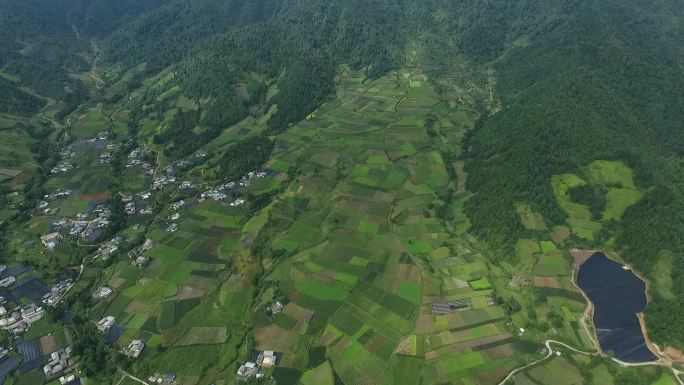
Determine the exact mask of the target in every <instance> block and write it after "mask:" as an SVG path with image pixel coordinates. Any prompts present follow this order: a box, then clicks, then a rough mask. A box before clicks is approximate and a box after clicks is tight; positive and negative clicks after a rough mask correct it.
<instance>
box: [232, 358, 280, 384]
mask: <svg viewBox="0 0 684 385" xmlns="http://www.w3.org/2000/svg"><path fill="white" fill-rule="evenodd" d="M277 363H278V355H277V354H276V352H274V351H272V350H265V351H263V352H258V353H257V356H256V359H255V360H254V361H247V362H245V363H244V364H242V365H240V368H238V370H237V373H236V376H235V379H236V380H237V381H245V382H246V381H249V380H251V379H252V378H257V379H258V378H263V377H264V373H263V371H262V369H264V368H271V367H274V366H276V364H277Z"/></svg>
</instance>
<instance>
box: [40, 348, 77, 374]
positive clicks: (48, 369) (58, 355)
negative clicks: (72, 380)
mask: <svg viewBox="0 0 684 385" xmlns="http://www.w3.org/2000/svg"><path fill="white" fill-rule="evenodd" d="M70 358H71V347H70V346H67V347H66V348H64V349H59V350H57V351H55V352H52V354H50V360H49V361H48V362H47V364H45V366H43V373H44V374H45V377H46V378H50V377H52V376H54V375H56V374H58V373H60V372H62V371H63V370H65V369H67V368H69V367H70V366H71V365H73V362H71V360H70ZM67 383H69V382H67Z"/></svg>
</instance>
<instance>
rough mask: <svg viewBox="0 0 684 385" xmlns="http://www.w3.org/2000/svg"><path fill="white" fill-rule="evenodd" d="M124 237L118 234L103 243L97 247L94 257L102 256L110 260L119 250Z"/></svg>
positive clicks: (103, 258)
mask: <svg viewBox="0 0 684 385" xmlns="http://www.w3.org/2000/svg"><path fill="white" fill-rule="evenodd" d="M123 241H124V238H123V237H122V236H116V237H114V238H112V239H111V240H109V241H107V242H105V243H103V244H101V245H100V247H99V248H98V249H97V252H96V253H95V256H94V257H93V258H95V259H96V258H102V260H105V261H106V260H108V259H109V258H110V257H111V256H112V255H114V253H116V252H117V251H118V250H119V246H121V244H122V243H123Z"/></svg>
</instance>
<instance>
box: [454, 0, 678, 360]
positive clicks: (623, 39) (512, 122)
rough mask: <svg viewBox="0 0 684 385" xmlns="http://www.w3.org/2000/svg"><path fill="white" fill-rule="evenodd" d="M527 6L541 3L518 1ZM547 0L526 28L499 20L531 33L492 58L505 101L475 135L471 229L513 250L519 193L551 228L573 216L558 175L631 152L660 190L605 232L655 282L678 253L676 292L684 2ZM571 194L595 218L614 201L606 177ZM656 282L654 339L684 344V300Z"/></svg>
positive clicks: (519, 230) (514, 32)
mask: <svg viewBox="0 0 684 385" xmlns="http://www.w3.org/2000/svg"><path fill="white" fill-rule="evenodd" d="M496 4H499V3H497V2H493V5H492V6H493V7H496V6H497V5H496ZM525 4H528V5H531V4H533V2H527V1H525V2H517V3H516V5H515V6H512V7H514V8H515V9H518V10H520V9H522V7H523V6H524V5H525ZM537 6H538V12H537V13H536V14H535V13H529V14H528V15H527V16H526V18H527V20H528V22H527V23H526V24H525V25H526V28H525V29H526V31H522V30H519V29H516V28H519V27H515V28H514V27H513V26H512V25H510V24H509V27H506V25H507V24H506V23H503V24H500V26H501V28H506V29H507V32H506V34H505V36H506V40H508V41H509V42H513V41H519V39H521V38H524V40H525V41H526V42H527V43H525V44H521V45H512V46H510V47H509V48H501V49H499V50H498V59H497V60H496V61H495V62H492V63H491V64H490V65H489V66H490V67H491V68H492V69H493V70H494V71H495V73H496V80H497V84H496V88H495V94H496V95H497V96H498V97H499V98H501V99H502V102H503V105H504V106H505V108H504V110H503V111H501V112H499V113H497V114H495V115H491V116H489V115H488V116H485V117H484V118H483V119H481V120H480V122H479V124H478V125H477V126H476V128H475V129H474V130H472V131H471V132H470V133H469V135H468V136H467V138H466V141H465V146H464V147H465V148H467V152H466V156H465V158H466V171H467V172H468V184H467V187H468V189H469V190H470V191H473V192H474V193H475V195H474V196H473V198H472V199H470V200H469V201H468V202H467V203H466V205H465V208H466V213H467V215H468V217H469V218H470V220H471V222H472V223H473V227H472V230H473V231H474V232H475V234H476V235H478V236H479V237H480V238H481V239H484V240H486V241H487V242H489V243H490V244H491V245H493V246H494V248H495V249H497V250H500V253H501V255H514V253H513V247H514V245H515V241H516V240H517V239H518V238H522V237H524V235H525V230H524V228H523V227H522V226H521V224H520V219H519V217H518V216H517V215H515V202H517V201H524V202H528V203H530V204H532V205H533V207H534V208H535V209H536V210H538V211H540V212H541V213H542V214H543V216H544V218H545V220H546V222H547V225H549V226H551V225H556V224H561V223H564V221H565V214H564V212H563V211H562V210H561V209H560V207H559V206H558V203H557V200H556V199H555V196H554V194H553V191H552V188H551V176H552V175H555V174H561V173H566V172H570V173H577V172H579V171H580V170H581V168H582V167H584V166H586V165H587V164H589V163H590V162H591V161H593V160H596V159H609V160H613V159H615V160H622V161H625V162H626V163H628V164H629V165H630V167H631V168H632V169H633V170H634V172H635V180H636V182H637V184H638V185H639V186H640V187H642V188H644V189H649V192H648V193H647V194H646V196H644V197H643V198H642V200H641V201H640V202H638V203H637V204H636V205H635V206H633V207H631V208H630V209H628V210H627V211H626V212H625V214H624V216H623V218H622V219H621V220H620V221H619V222H617V223H615V222H611V223H609V224H607V225H606V226H604V230H605V231H602V233H601V234H600V239H603V240H607V239H609V238H610V237H611V236H616V237H617V242H616V247H617V248H618V251H619V252H620V253H621V255H623V256H624V257H625V259H626V260H628V261H629V262H631V263H634V264H635V265H636V267H637V268H638V269H639V270H640V271H643V272H645V273H646V274H648V275H650V277H651V278H653V279H655V280H657V279H658V277H655V276H653V275H652V274H653V273H654V270H653V266H655V265H657V262H659V261H660V258H666V257H667V256H669V257H667V258H672V268H671V276H672V279H673V280H674V285H673V292H674V293H680V292H681V290H682V289H684V280H682V278H681V277H682V276H684V261H683V260H682V259H683V257H682V255H683V252H684V237H683V236H682V234H684V218H682V212H684V196H683V195H682V194H681V191H680V190H681V186H682V184H683V183H684V180H683V179H684V177H683V176H682V174H681V172H679V171H677V170H676V169H675V168H674V167H673V166H671V165H670V164H671V163H670V162H669V161H668V160H667V159H671V158H672V157H676V156H680V155H681V153H682V148H683V146H684V135H683V134H682V132H683V130H682V129H681V128H682V122H683V121H684V87H682V85H684V73H682V71H681V68H679V66H678V64H676V63H679V62H680V61H681V54H680V51H678V50H675V49H673V47H677V46H679V45H681V42H682V41H684V27H683V26H681V25H677V26H676V27H672V28H669V27H667V26H666V25H667V23H666V20H668V19H670V18H671V17H672V16H673V15H678V17H681V16H684V15H683V13H684V9H682V8H681V6H680V5H678V3H677V2H676V1H672V0H668V1H664V2H661V3H658V4H654V3H644V2H641V1H617V0H609V1H603V2H592V3H589V2H580V1H570V2H560V1H550V2H544V3H537ZM485 14H486V13H485ZM512 15H520V13H516V12H513V13H512ZM645 15H648V16H645ZM491 21H492V25H496V24H497V23H496V22H495V21H496V19H495V18H492V19H491ZM494 28H498V27H494ZM521 32H525V33H524V34H521ZM569 194H570V198H571V199H572V200H573V201H576V202H578V203H584V204H587V205H589V206H590V208H591V211H592V214H593V216H594V218H595V219H596V218H599V217H600V213H601V211H603V209H604V208H605V204H606V202H605V192H604V190H603V189H602V188H601V187H597V186H585V187H579V188H575V189H571V190H570V192H569ZM595 246H598V245H595ZM652 292H654V293H653V295H654V296H655V298H653V299H652V301H651V302H650V303H649V307H648V308H647V311H646V319H647V324H648V328H649V330H651V331H652V332H653V334H652V336H653V338H654V340H655V341H656V342H659V343H662V344H663V345H667V344H675V346H678V347H684V331H682V329H681V328H680V327H678V326H677V325H676V319H681V317H682V316H684V307H683V306H681V305H679V304H678V303H677V301H676V300H674V299H665V298H661V297H659V296H658V294H657V291H652Z"/></svg>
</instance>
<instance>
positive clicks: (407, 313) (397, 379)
mask: <svg viewBox="0 0 684 385" xmlns="http://www.w3.org/2000/svg"><path fill="white" fill-rule="evenodd" d="M340 83H341V84H340V86H339V88H338V95H340V96H342V97H341V98H339V99H337V100H335V101H332V102H328V103H327V104H325V105H323V106H322V107H321V108H319V109H318V110H317V111H316V113H315V114H312V115H311V116H310V117H309V118H308V119H307V120H305V121H303V122H301V123H299V124H297V125H295V126H293V127H291V128H289V129H288V130H287V131H286V132H284V133H283V134H280V135H279V136H278V141H279V143H280V147H281V149H282V150H281V151H280V152H278V153H276V155H275V157H274V159H273V160H272V161H271V163H270V164H269V165H268V167H271V168H274V169H279V170H288V169H289V171H290V173H292V169H291V167H299V168H298V169H297V170H298V172H297V173H296V175H298V176H297V177H296V178H295V179H293V180H292V181H291V183H290V184H289V185H288V187H287V188H286V190H285V191H284V192H283V193H282V194H281V195H279V196H278V198H277V199H276V201H275V202H274V203H273V204H272V205H271V206H270V207H269V211H268V220H267V222H266V223H265V224H264V227H263V228H262V230H261V233H263V234H268V236H269V237H268V238H265V239H268V240H266V243H267V245H268V246H269V248H270V249H271V250H275V251H278V252H279V253H283V254H285V255H291V256H292V257H290V258H288V259H286V260H283V261H279V260H277V259H275V260H273V262H272V263H275V264H276V267H274V268H273V271H272V272H271V273H270V275H269V276H268V279H269V280H271V281H272V282H273V283H274V284H277V286H278V290H279V291H281V292H282V295H283V298H284V299H285V300H286V301H287V304H286V305H285V307H284V310H283V312H282V313H279V314H276V315H269V314H266V315H260V314H257V317H256V318H255V321H254V330H255V336H254V340H255V346H256V348H257V350H276V351H279V352H281V353H283V358H282V361H281V365H282V366H283V367H288V368H291V369H292V370H295V371H296V373H298V374H297V375H294V374H293V373H295V372H288V373H290V374H291V375H293V378H294V377H296V378H300V380H299V381H300V382H301V383H304V384H306V383H311V381H313V379H314V378H319V377H320V378H321V380H320V381H323V382H321V383H325V382H326V381H328V380H329V373H328V367H327V366H325V365H324V364H320V360H318V359H314V360H312V356H318V357H319V358H321V349H323V354H324V355H323V356H322V357H323V358H324V359H325V358H327V359H328V360H329V362H330V364H331V365H332V368H333V369H334V371H335V373H336V375H337V376H339V378H340V379H341V380H342V381H343V382H344V383H345V384H348V385H352V384H390V383H397V384H402V383H406V382H405V381H406V379H404V378H401V376H398V375H397V374H398V373H399V372H400V369H398V368H397V369H395V365H396V362H397V361H403V360H407V359H409V357H412V358H411V359H412V361H411V362H412V364H413V365H415V366H416V371H417V372H418V373H421V375H422V377H423V378H425V379H426V381H428V382H430V383H444V382H448V383H458V384H472V383H475V384H494V383H496V382H497V381H499V380H500V379H501V378H502V377H504V376H505V373H507V372H508V370H510V369H511V368H513V367H515V366H517V365H519V364H520V361H519V359H518V356H517V353H516V351H517V349H516V347H515V345H514V343H513V342H514V340H513V335H512V328H511V327H510V326H507V325H506V323H505V322H504V319H505V314H504V311H503V310H502V309H501V308H500V307H498V306H497V305H496V304H495V302H494V300H493V297H492V295H493V288H492V284H491V282H490V280H489V279H488V275H489V274H490V272H489V269H488V267H487V264H486V263H485V262H484V259H483V257H482V256H480V255H479V253H478V252H477V251H475V250H474V249H473V248H472V247H471V245H470V243H469V242H468V241H466V240H464V239H461V238H454V237H452V236H451V235H450V229H455V228H467V223H466V220H465V216H464V215H463V213H462V207H463V206H462V201H461V200H460V199H464V198H465V196H466V195H465V194H463V193H461V194H459V197H460V198H459V197H456V196H455V195H456V194H457V190H458V188H459V180H458V177H457V174H458V173H457V172H456V171H457V170H456V169H455V168H453V167H454V165H451V164H446V163H445V159H444V157H443V155H442V154H443V153H444V152H445V151H453V150H454V149H455V150H456V151H458V141H453V142H451V141H450V139H453V138H460V137H462V133H463V130H464V129H465V128H464V127H466V126H468V124H469V123H468V122H463V121H462V119H464V117H467V116H468V114H467V113H463V111H459V110H458V108H457V107H454V106H449V105H445V104H444V103H442V102H441V101H440V100H439V99H438V98H437V96H436V94H435V93H434V91H433V90H432V89H431V86H430V85H429V82H428V81H427V78H426V77H425V75H423V74H422V73H420V72H416V71H413V72H411V71H404V72H400V73H393V74H390V75H388V76H386V77H383V78H381V79H379V80H376V81H373V82H367V83H361V78H360V77H357V75H356V74H354V73H350V75H349V76H347V77H344V78H343V79H342V80H341V82H340ZM427 120H433V121H434V122H435V123H434V124H433V125H432V129H431V130H427V129H426V128H425V126H426V123H425V122H426V121H427ZM290 149H292V150H290ZM295 165H298V166H295ZM460 172H461V173H462V169H461V170H460ZM450 174H451V175H454V177H451V176H450ZM461 182H462V181H461ZM461 187H462V186H461ZM445 191H451V193H450V194H454V196H445V195H444V192H445ZM447 212H448V215H447V216H448V217H449V218H450V222H448V225H449V227H447V226H446V225H447V222H444V221H442V220H440V219H439V216H441V215H444V214H445V213H447ZM542 223H543V222H542ZM181 229H182V227H181ZM261 235H262V234H260V235H259V236H260V237H261ZM266 257H269V256H268V255H266ZM269 260H270V258H269ZM269 263H271V262H269ZM274 298H276V297H275V296H273V297H269V295H265V296H263V297H262V299H261V300H260V301H261V302H263V303H269V301H272V300H273V299H274ZM452 303H458V304H460V305H463V307H462V308H459V309H455V308H454V309H452V308H450V307H449V306H450V305H449V304H452ZM460 305H459V306H460ZM440 306H442V307H441V309H447V310H446V311H445V312H439V311H438V310H435V309H440ZM444 306H446V308H445V307H444ZM388 373H390V374H388ZM393 378H394V379H393ZM279 383H280V382H279Z"/></svg>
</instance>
